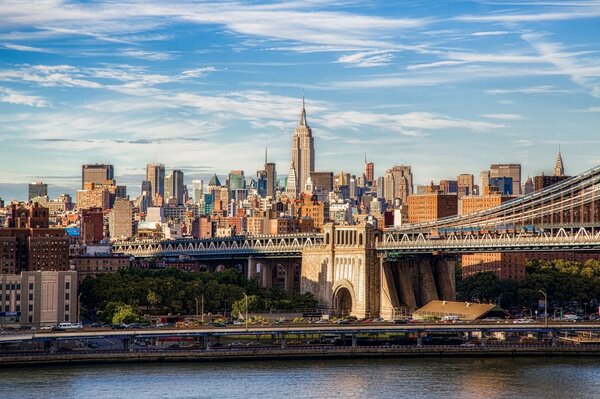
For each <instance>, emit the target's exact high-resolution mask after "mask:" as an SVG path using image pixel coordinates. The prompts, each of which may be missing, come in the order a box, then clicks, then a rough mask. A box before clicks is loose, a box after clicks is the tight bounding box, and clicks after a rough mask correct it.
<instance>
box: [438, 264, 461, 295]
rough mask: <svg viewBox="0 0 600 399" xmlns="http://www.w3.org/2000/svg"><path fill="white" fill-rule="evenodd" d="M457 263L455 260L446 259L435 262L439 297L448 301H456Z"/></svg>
mask: <svg viewBox="0 0 600 399" xmlns="http://www.w3.org/2000/svg"><path fill="white" fill-rule="evenodd" d="M456 263H457V261H456V260H454V259H448V258H446V257H441V258H438V259H437V261H436V262H435V277H436V282H437V286H438V293H439V296H440V297H441V298H442V299H444V300H447V301H454V300H455V299H456V283H455V280H456V279H455V276H454V275H455V272H456Z"/></svg>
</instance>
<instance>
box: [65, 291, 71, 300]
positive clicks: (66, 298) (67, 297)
mask: <svg viewBox="0 0 600 399" xmlns="http://www.w3.org/2000/svg"><path fill="white" fill-rule="evenodd" d="M69 297H70V295H69V293H68V292H67V293H66V294H65V300H66V301H68V300H69Z"/></svg>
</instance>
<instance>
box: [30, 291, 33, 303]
mask: <svg viewBox="0 0 600 399" xmlns="http://www.w3.org/2000/svg"><path fill="white" fill-rule="evenodd" d="M29 300H30V301H33V293H31V292H30V293H29Z"/></svg>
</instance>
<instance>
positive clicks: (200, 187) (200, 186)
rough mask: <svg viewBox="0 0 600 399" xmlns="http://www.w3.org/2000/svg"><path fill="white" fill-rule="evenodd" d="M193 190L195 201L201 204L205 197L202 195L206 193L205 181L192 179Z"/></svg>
mask: <svg viewBox="0 0 600 399" xmlns="http://www.w3.org/2000/svg"><path fill="white" fill-rule="evenodd" d="M192 192H193V196H194V202H195V203H196V204H199V203H200V202H201V201H202V199H203V197H202V195H203V194H204V181H202V180H192Z"/></svg>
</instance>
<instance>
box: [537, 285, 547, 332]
mask: <svg viewBox="0 0 600 399" xmlns="http://www.w3.org/2000/svg"><path fill="white" fill-rule="evenodd" d="M539 292H541V293H542V295H543V296H544V327H546V328H547V327H548V295H547V294H546V292H544V291H543V290H539Z"/></svg>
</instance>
